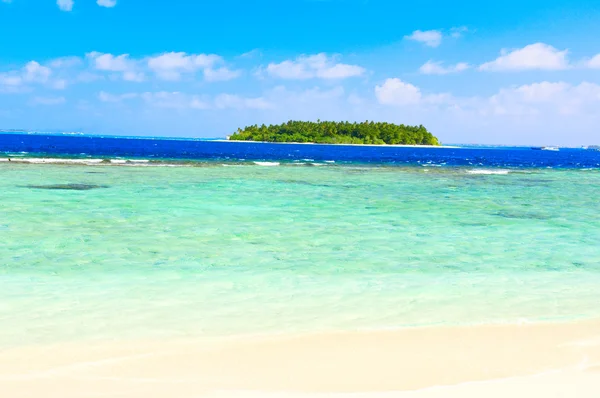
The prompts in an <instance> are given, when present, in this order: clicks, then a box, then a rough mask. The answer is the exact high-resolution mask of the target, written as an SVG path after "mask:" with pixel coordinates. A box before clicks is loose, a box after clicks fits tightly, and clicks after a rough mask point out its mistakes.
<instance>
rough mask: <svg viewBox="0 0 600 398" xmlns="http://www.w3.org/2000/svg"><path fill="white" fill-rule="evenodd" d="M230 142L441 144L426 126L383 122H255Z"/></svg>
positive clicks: (236, 134) (231, 138)
mask: <svg viewBox="0 0 600 398" xmlns="http://www.w3.org/2000/svg"><path fill="white" fill-rule="evenodd" d="M229 140H231V141H259V142H293V143H315V144H360V145H423V146H439V145H440V142H439V140H438V138H437V137H435V136H434V135H433V134H431V133H430V132H429V131H427V129H426V128H425V127H423V126H422V125H420V126H407V125H404V124H399V125H398V124H392V123H384V122H371V121H366V122H362V123H351V122H322V121H320V120H319V121H317V122H302V121H289V122H287V123H283V124H279V125H269V126H266V125H264V124H263V125H261V126H258V125H253V126H247V127H244V128H243V129H238V130H237V131H236V132H235V133H234V134H233V135H231V136H230V137H229Z"/></svg>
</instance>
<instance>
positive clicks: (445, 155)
mask: <svg viewBox="0 0 600 398" xmlns="http://www.w3.org/2000/svg"><path fill="white" fill-rule="evenodd" d="M24 153H25V154H26V155H27V156H29V157H31V156H42V157H55V156H58V157H76V158H80V157H83V158H85V157H102V158H111V157H131V158H146V159H156V160H178V161H186V160H191V161H194V160H195V161H211V160H215V161H244V160H267V161H294V160H296V161H298V160H303V159H312V160H315V161H327V160H329V161H331V160H334V161H336V162H358V163H375V164H382V163H384V164H392V165H393V164H398V165H406V164H436V165H448V166H491V167H528V168H529V167H555V168H596V167H600V151H591V150H584V149H569V148H562V149H561V150H560V151H559V152H552V151H539V150H537V151H536V150H532V149H531V148H528V147H466V146H465V147H461V148H435V147H432V148H413V147H385V146H353V145H310V144H308V145H307V144H269V143H248V142H221V141H214V140H194V139H169V138H120V137H98V136H79V135H41V134H0V155H1V156H9V155H10V156H13V157H14V156H15V155H17V156H18V155H23V154H24Z"/></svg>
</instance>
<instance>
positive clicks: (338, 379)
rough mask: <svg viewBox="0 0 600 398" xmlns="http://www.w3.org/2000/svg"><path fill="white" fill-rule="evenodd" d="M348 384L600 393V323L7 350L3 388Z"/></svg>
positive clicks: (187, 389) (352, 387) (83, 391)
mask: <svg viewBox="0 0 600 398" xmlns="http://www.w3.org/2000/svg"><path fill="white" fill-rule="evenodd" d="M435 386H438V387H435ZM348 393H352V394H351V395H352V397H366V396H371V395H373V396H375V395H377V396H381V397H384V396H398V397H415V398H430V397H431V398H433V397H466V398H470V397H507V396H510V397H511V398H515V397H537V396H539V397H544V398H546V397H568V398H572V397H576V398H577V397H581V398H588V397H589V398H598V397H600V321H589V322H579V323H565V324H537V325H506V326H472V327H455V328H443V327H439V328H421V329H406V330H398V331H383V332H356V333H332V334H319V335H304V336H278V337H268V338H267V337H263V338H243V339H221V340H212V341H210V340H194V341H190V340H187V341H145V342H140V341H133V342H132V341H130V342H115V343H94V344H61V345H55V346H40V347H27V348H15V349H11V350H5V351H1V352H0V397H2V398H13V397H15V398H16V397H27V398H32V397H47V398H75V397H77V398H79V397H135V398H138V397H139V398H142V397H143V398H154V397H157V398H158V397H169V398H179V397H181V398H188V397H199V396H214V397H217V398H221V397H223V398H225V397H256V396H268V397H280V396H289V397H298V398H304V397H309V396H311V397H325V396H327V397H330V396H335V397H337V396H340V397H341V396H345V395H347V394H348Z"/></svg>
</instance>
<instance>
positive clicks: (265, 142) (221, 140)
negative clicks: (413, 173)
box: [211, 139, 463, 149]
mask: <svg viewBox="0 0 600 398" xmlns="http://www.w3.org/2000/svg"><path fill="white" fill-rule="evenodd" d="M211 141H212V142H235V143H238V142H239V143H248V144H288V145H289V144H293V145H330V146H358V147H361V146H367V147H380V148H430V149H438V148H444V149H463V147H460V146H452V145H408V144H383V145H380V144H325V143H318V142H270V141H248V140H243V141H237V140H228V139H216V140H211Z"/></svg>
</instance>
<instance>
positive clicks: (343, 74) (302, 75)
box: [266, 53, 365, 79]
mask: <svg viewBox="0 0 600 398" xmlns="http://www.w3.org/2000/svg"><path fill="white" fill-rule="evenodd" d="M266 73H268V74H269V75H271V76H273V77H278V78H281V79H313V78H319V79H346V78H349V77H355V76H361V75H362V74H364V73H365V69H364V68H362V67H360V66H357V65H348V64H342V63H336V62H335V58H334V57H328V56H327V54H325V53H320V54H316V55H310V56H305V55H303V56H300V57H298V58H296V59H295V60H293V61H290V60H288V61H283V62H281V63H278V64H276V63H270V64H269V65H268V66H267V67H266Z"/></svg>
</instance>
